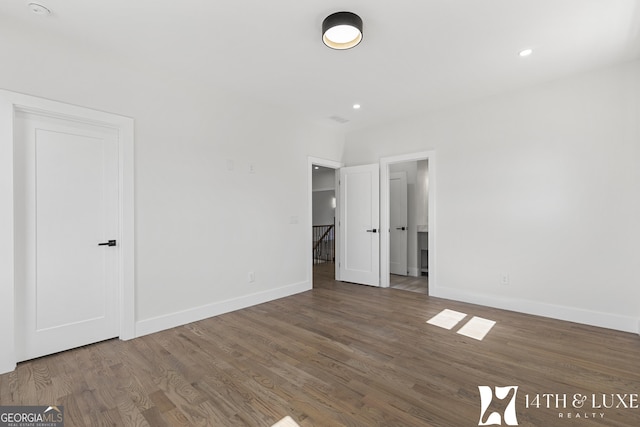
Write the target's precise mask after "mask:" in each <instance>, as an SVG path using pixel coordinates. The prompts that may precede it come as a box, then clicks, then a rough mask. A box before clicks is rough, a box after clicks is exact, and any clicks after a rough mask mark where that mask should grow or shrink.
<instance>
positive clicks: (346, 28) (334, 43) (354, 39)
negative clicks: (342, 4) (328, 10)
mask: <svg viewBox="0 0 640 427" xmlns="http://www.w3.org/2000/svg"><path fill="white" fill-rule="evenodd" d="M322 41H323V42H324V44H326V45H327V46H329V47H330V48H331V49H338V50H344V49H351V48H352V47H354V46H357V45H358V44H359V43H360V42H361V41H362V19H361V18H360V17H359V16H358V15H356V14H355V13H351V12H336V13H334V14H332V15H329V16H327V17H326V18H325V19H324V21H323V22H322Z"/></svg>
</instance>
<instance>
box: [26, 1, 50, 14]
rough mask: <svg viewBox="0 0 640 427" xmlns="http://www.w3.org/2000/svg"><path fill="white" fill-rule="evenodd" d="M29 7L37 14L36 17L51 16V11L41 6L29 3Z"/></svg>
mask: <svg viewBox="0 0 640 427" xmlns="http://www.w3.org/2000/svg"><path fill="white" fill-rule="evenodd" d="M28 6H29V9H30V10H31V12H33V13H35V14H36V15H41V16H47V15H51V11H50V10H49V9H48V8H46V7H45V6H43V5H41V4H38V3H29V4H28Z"/></svg>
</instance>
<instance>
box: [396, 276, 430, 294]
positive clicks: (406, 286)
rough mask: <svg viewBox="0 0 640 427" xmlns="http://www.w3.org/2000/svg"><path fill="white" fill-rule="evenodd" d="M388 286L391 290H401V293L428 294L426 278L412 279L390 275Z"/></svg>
mask: <svg viewBox="0 0 640 427" xmlns="http://www.w3.org/2000/svg"><path fill="white" fill-rule="evenodd" d="M389 286H390V287H391V288H393V289H402V290H403V291H410V292H418V293H421V294H428V293H429V279H428V278H427V277H426V276H421V277H413V276H398V275H396V274H390V275H389Z"/></svg>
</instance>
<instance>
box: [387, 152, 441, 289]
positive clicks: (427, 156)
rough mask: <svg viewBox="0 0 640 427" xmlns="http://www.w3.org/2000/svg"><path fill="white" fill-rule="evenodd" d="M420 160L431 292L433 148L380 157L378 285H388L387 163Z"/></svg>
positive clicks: (433, 264) (433, 265) (433, 278)
mask: <svg viewBox="0 0 640 427" xmlns="http://www.w3.org/2000/svg"><path fill="white" fill-rule="evenodd" d="M419 160H428V161H429V172H428V175H429V199H428V200H429V201H428V203H429V206H428V208H429V220H428V221H429V223H428V230H429V294H432V292H433V290H435V289H436V288H437V275H436V250H435V248H436V152H435V151H433V150H430V151H421V152H418V153H412V154H403V155H399V156H391V157H382V158H380V286H381V287H383V288H388V287H389V227H390V225H389V165H391V164H394V163H403V162H412V161H419ZM385 230H386V232H385Z"/></svg>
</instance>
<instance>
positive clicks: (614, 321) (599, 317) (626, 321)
mask: <svg viewBox="0 0 640 427" xmlns="http://www.w3.org/2000/svg"><path fill="white" fill-rule="evenodd" d="M429 295H430V296H434V297H437V298H445V299H451V300H454V301H461V302H468V303H470V304H478V305H484V306H488V307H494V308H500V309H503V310H510V311H516V312H519V313H526V314H533V315H536V316H543V317H550V318H552V319H558V320H566V321H568V322H575V323H582V324H585V325H591V326H598V327H601V328H608V329H615V330H618V331H623V332H632V333H637V334H640V320H639V319H637V318H635V317H631V316H620V315H617V314H612V313H603V312H599V311H592V310H585V309H582V308H576V307H567V306H562V305H555V304H547V303H542V302H536V301H530V300H524V299H518V298H508V297H500V296H496V295H483V294H478V293H474V292H468V291H461V290H457V289H451V288H441V287H437V288H435V289H430V292H429Z"/></svg>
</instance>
